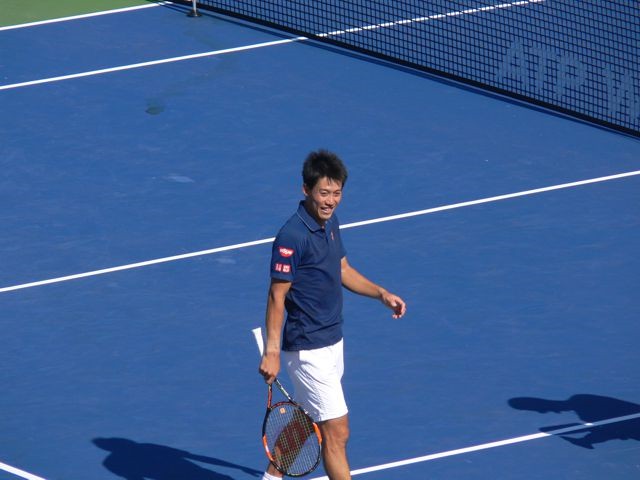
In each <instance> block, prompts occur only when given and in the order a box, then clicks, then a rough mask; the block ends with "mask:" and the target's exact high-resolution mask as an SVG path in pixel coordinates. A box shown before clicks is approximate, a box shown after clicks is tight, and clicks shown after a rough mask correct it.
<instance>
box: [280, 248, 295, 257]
mask: <svg viewBox="0 0 640 480" xmlns="http://www.w3.org/2000/svg"><path fill="white" fill-rule="evenodd" d="M278 251H279V252H280V256H281V257H284V258H289V257H290V256H291V255H293V249H292V248H287V247H278Z"/></svg>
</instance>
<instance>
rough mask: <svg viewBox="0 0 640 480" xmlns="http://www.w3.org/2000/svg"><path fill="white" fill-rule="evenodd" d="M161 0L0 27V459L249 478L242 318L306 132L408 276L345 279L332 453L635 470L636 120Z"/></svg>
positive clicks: (256, 466)
mask: <svg viewBox="0 0 640 480" xmlns="http://www.w3.org/2000/svg"><path fill="white" fill-rule="evenodd" d="M186 11H187V10H186V9H182V8H179V7H177V6H172V5H168V6H157V7H152V8H145V9H139V10H132V11H129V12H122V13H117V14H112V15H104V16H99V17H90V18H84V19H78V20H73V21H66V22H60V23H53V24H47V25H40V26H33V27H29V28H19V29H11V30H4V31H0V51H2V52H4V53H3V57H2V61H1V62H0V83H1V84H2V85H0V102H1V105H2V110H1V111H0V112H1V113H0V162H1V165H2V172H3V175H2V177H1V178H2V179H1V181H0V187H1V188H0V191H1V192H2V207H1V208H0V222H1V224H2V232H3V233H2V235H1V236H0V256H1V257H0V258H1V263H2V269H1V270H0V308H1V311H2V315H1V316H0V326H1V328H2V331H3V333H4V335H3V348H2V350H1V351H2V359H1V361H0V375H1V378H2V379H3V384H4V388H3V394H2V395H1V396H0V479H2V480H14V479H16V478H28V479H31V480H38V479H47V480H54V479H83V480H109V479H117V478H124V479H127V480H144V479H153V480H223V479H224V480H227V479H234V480H241V479H249V478H259V476H260V475H261V472H262V470H263V468H264V466H265V463H266V461H265V458H264V454H263V452H262V446H261V443H260V439H259V432H260V426H261V421H262V416H263V414H264V410H263V409H264V406H265V404H266V387H265V386H264V384H263V382H262V380H261V378H260V377H259V375H258V374H257V367H258V354H257V350H256V347H255V344H254V342H253V338H252V335H251V331H250V330H251V329H252V328H253V327H256V326H259V325H261V324H262V323H263V316H264V308H265V300H266V291H267V286H268V281H269V279H268V263H269V256H270V244H269V239H270V238H271V237H273V236H274V235H275V233H276V232H277V230H278V228H279V227H280V226H281V224H282V223H283V222H284V221H285V220H286V219H287V218H288V217H289V216H290V215H291V213H292V212H293V211H294V209H295V208H296V206H297V201H298V200H299V198H300V196H301V191H300V188H301V185H300V183H301V179H300V168H301V164H302V160H303V159H304V157H305V156H306V154H307V153H308V152H309V151H310V150H313V149H316V148H319V147H326V148H329V149H331V150H334V151H336V152H337V153H339V154H340V156H341V157H342V158H343V159H344V160H345V163H346V164H347V167H348V168H349V172H350V178H349V182H348V184H347V186H346V189H345V198H344V201H343V203H342V204H341V206H340V209H339V212H338V214H339V216H340V220H341V223H342V224H343V225H344V226H346V227H348V228H345V229H344V231H343V240H344V242H345V245H346V248H347V252H348V257H349V261H350V263H352V264H353V265H354V266H355V267H356V268H358V269H359V270H360V271H362V272H363V273H364V274H366V275H367V276H368V277H370V278H371V279H373V280H375V281H378V282H380V283H382V284H383V285H385V286H386V287H388V288H389V289H390V290H392V291H394V292H397V293H398V294H399V295H401V296H403V297H404V298H405V300H406V301H407V303H408V313H407V315H406V317H405V318H403V319H402V320H399V321H396V320H392V319H391V318H390V316H389V314H388V313H387V311H386V310H385V309H383V308H382V307H381V306H380V305H378V304H376V303H375V302H372V301H371V300H368V299H363V298H360V297H356V296H354V295H351V294H346V298H345V320H346V323H345V342H346V343H345V345H346V376H345V390H346V394H347V400H348V403H349V406H350V418H351V428H352V437H351V440H350V445H349V456H350V463H351V467H352V469H353V470H354V471H356V472H357V473H358V474H359V475H358V476H359V477H361V478H364V479H367V480H379V479H380V480H381V479H394V480H396V479H397V480H405V479H412V480H414V479H423V478H424V479H426V478H429V479H447V480H455V479H465V480H470V479H478V480H484V479H487V478H504V479H509V480H514V479H515V480H517V479H522V480H534V479H542V478H560V479H567V480H569V479H576V480H577V479H580V480H584V479H590V480H600V479H603V478H608V479H620V480H622V479H629V478H635V477H636V476H637V475H638V473H640V461H639V460H638V459H639V456H638V453H639V451H640V443H638V442H639V441H640V426H639V423H640V388H639V387H638V383H637V378H638V375H639V374H640V371H639V367H638V361H637V355H636V352H637V347H636V343H637V338H639V336H640V327H639V326H638V322H637V319H638V318H639V317H640V301H639V299H638V291H640V280H639V277H638V271H639V270H640V260H639V259H640V216H639V207H640V188H639V187H640V176H639V174H640V161H639V160H640V142H638V140H637V139H633V138H631V137H628V136H624V135H620V134H617V133H612V132H611V131H608V130H605V129H601V128H597V127H594V126H591V125H587V124H585V123H581V122H578V121H575V120H571V119H567V118H564V117H561V116H559V115H554V114H550V113H548V112H545V111H542V110H539V109H534V108H530V107H526V106H523V105H520V104H517V103H514V102H511V101H506V100H504V99H501V98H498V97H495V96H491V95H488V94H484V93H481V92H478V91H475V90H471V89H469V88H462V87H460V86H457V85H454V84H451V83H448V82H444V81H442V80H437V79H434V78H430V77H427V76H425V75H422V74H416V73H415V72H410V71H408V70H403V69H399V68H392V67H390V66H389V65H386V64H383V63H380V62H377V61H369V60H366V59H364V58H361V57H359V56H356V55H353V54H348V53H345V52H344V51H341V50H338V49H334V48H329V47H327V46H318V45H317V44H313V43H311V42H308V41H302V40H287V39H288V38H289V37H284V36H282V35H281V34H276V33H274V32H271V31H268V30H265V29H262V28H256V27H253V26H250V25H248V24H243V23H241V22H238V21H232V20H230V19H227V18H224V17H221V16H217V15H212V14H205V15H204V16H203V17H201V18H198V19H191V18H188V17H186V15H185V12H186ZM281 40H285V41H284V42H281V43H275V44H269V45H266V43H268V42H277V41H281ZM263 44H265V45H263ZM249 46H251V48H245V47H249ZM227 49H232V51H227ZM204 52H211V53H210V54H208V55H206V56H202V57H200V58H190V59H180V58H179V57H184V56H188V55H194V54H199V53H204ZM169 58H175V59H176V60H175V61H171V62H166V63H159V64H158V63H155V62H156V61H161V60H163V59H169ZM143 62H152V63H151V64H148V65H137V64H140V63H143ZM132 65H134V66H135V68H133V67H132ZM114 67H118V68H114ZM103 69H113V71H108V72H99V71H100V70H103ZM83 72H91V73H90V74H86V75H83V76H75V75H74V74H80V73H83ZM67 75H70V77H69V78H64V79H62V78H59V79H57V80H52V81H49V80H47V81H44V82H37V83H30V82H33V81H40V80H43V79H52V78H55V77H65V76H67ZM18 84H20V85H18ZM547 187H553V188H547ZM538 189H541V190H538ZM496 197H497V198H496ZM438 207H443V208H438ZM411 212H419V214H416V215H402V214H409V213H411ZM395 215H397V216H398V217H393V218H387V217H391V216H395ZM378 220H379V221H378ZM368 221H372V222H368ZM374 221H375V222H374ZM356 222H364V223H362V224H360V223H356ZM247 242H255V243H250V244H248V245H241V244H245V243H247ZM222 247H229V248H228V249H224V248H222ZM211 249H218V250H215V251H211ZM192 252H203V253H202V254H199V255H194V256H190V255H189V254H190V253H192ZM175 256H180V257H177V258H170V257H175ZM148 260H157V262H152V264H148V265H136V264H138V262H145V261H148ZM115 267H121V268H116V270H117V271H103V270H105V269H113V268H115ZM76 274H86V275H83V276H81V278H75V279H71V278H66V277H68V276H71V275H76ZM39 282H43V283H42V284H40V283H39ZM285 383H286V382H285ZM587 423H589V424H591V425H585V424H587ZM392 462H399V463H398V464H393V465H387V464H390V463H392ZM377 466H382V467H380V469H371V467H377ZM322 475H324V472H323V471H322V469H319V470H318V471H317V472H316V473H314V474H313V475H312V476H311V478H318V477H321V476H322Z"/></svg>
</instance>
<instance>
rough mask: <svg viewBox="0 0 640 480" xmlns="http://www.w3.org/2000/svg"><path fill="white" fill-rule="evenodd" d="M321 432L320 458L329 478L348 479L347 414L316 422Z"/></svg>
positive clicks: (332, 479)
mask: <svg viewBox="0 0 640 480" xmlns="http://www.w3.org/2000/svg"><path fill="white" fill-rule="evenodd" d="M318 426H319V427H320V433H322V459H323V461H324V469H325V471H326V472H327V475H328V476H329V479H330V480H350V479H351V472H350V471H349V462H348V460H347V441H348V440H349V416H348V415H345V416H343V417H339V418H333V419H331V420H326V421H324V422H320V423H318Z"/></svg>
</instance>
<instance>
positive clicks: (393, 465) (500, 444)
mask: <svg viewBox="0 0 640 480" xmlns="http://www.w3.org/2000/svg"><path fill="white" fill-rule="evenodd" d="M637 418H640V413H634V414H631V415H625V416H623V417H615V418H609V419H606V420H601V421H598V422H593V423H582V424H577V425H573V426H571V427H566V428H559V429H557V430H550V431H548V432H540V433H533V434H531V435H524V436H522V437H515V438H508V439H506V440H499V441H497V442H491V443H484V444H482V445H474V446H471V447H466V448H459V449H457V450H449V451H447V452H440V453H434V454H431V455H425V456H423V457H416V458H409V459H407V460H400V461H397V462H391V463H385V464H383V465H376V466H374V467H367V468H361V469H358V470H354V471H352V472H351V475H354V476H355V475H361V474H363V473H371V472H377V471H380V470H389V469H390V468H398V467H403V466H406V465H411V464H414V463H421V462H429V461H432V460H437V459H439V458H445V457H452V456H454V455H462V454H465V453H471V452H478V451H480V450H488V449H490V448H497V447H504V446H506V445H513V444H514V443H522V442H529V441H531V440H537V439H539V438H546V437H551V436H557V435H566V434H568V433H575V432H579V431H580V430H585V429H592V428H597V427H601V426H603V425H610V424H612V423H619V422H626V421H629V420H635V419H637ZM328 478H329V477H316V478H313V479H311V480H328Z"/></svg>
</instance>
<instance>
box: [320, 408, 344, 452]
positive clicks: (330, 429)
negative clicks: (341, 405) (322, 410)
mask: <svg viewBox="0 0 640 480" xmlns="http://www.w3.org/2000/svg"><path fill="white" fill-rule="evenodd" d="M320 431H321V433H322V437H323V441H324V443H325V445H326V446H327V447H330V446H344V445H346V444H347V441H348V440H349V417H348V416H347V415H345V416H344V417H340V418H334V419H331V420H326V421H324V422H322V423H320Z"/></svg>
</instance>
